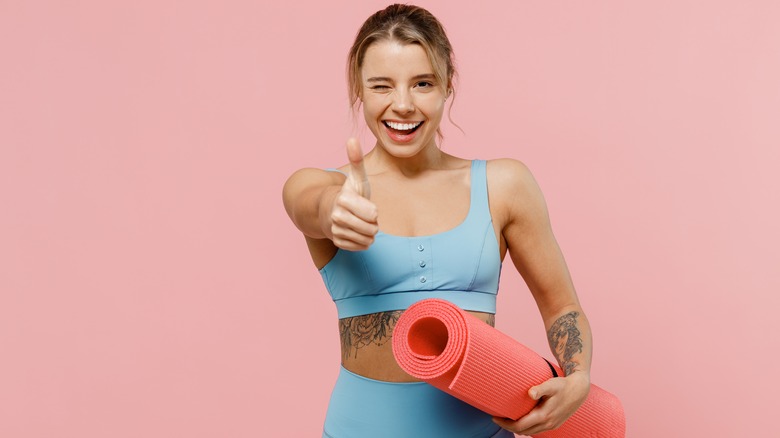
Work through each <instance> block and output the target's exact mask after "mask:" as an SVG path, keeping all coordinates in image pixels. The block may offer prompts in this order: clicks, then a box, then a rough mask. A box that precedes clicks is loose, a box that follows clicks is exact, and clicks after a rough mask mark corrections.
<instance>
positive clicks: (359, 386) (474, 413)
mask: <svg viewBox="0 0 780 438" xmlns="http://www.w3.org/2000/svg"><path fill="white" fill-rule="evenodd" d="M323 430H324V435H323V436H324V437H329V438H365V437H372V438H398V437H404V438H493V437H496V438H499V437H501V438H511V437H513V436H514V435H512V434H511V433H510V432H508V431H506V430H503V429H501V428H500V427H499V426H498V425H497V424H495V423H493V421H492V419H491V416H490V415H488V414H486V413H484V412H482V411H480V410H478V409H476V408H474V407H472V406H469V405H468V404H466V403H464V402H462V401H460V400H458V399H456V398H454V397H452V396H451V395H449V394H447V393H445V392H443V391H440V390H438V389H436V388H434V387H433V386H431V385H429V384H427V383H425V382H386V381H382V380H375V379H371V378H368V377H364V376H361V375H358V374H355V373H353V372H351V371H349V370H347V369H345V368H344V367H341V370H340V371H339V377H338V380H337V381H336V385H335V387H334V388H333V393H332V394H331V399H330V405H329V406H328V414H327V417H326V419H325V426H324V428H323Z"/></svg>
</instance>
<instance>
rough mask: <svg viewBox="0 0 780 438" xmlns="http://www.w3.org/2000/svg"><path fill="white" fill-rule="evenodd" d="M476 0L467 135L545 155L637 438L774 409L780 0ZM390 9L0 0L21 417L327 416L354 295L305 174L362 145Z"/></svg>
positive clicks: (502, 309)
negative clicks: (301, 211) (306, 235)
mask: <svg viewBox="0 0 780 438" xmlns="http://www.w3.org/2000/svg"><path fill="white" fill-rule="evenodd" d="M460 3H462V4H458V5H457V6H456V5H455V2H445V1H421V2H420V4H422V5H424V6H426V7H428V8H429V9H430V10H431V11H432V12H433V13H434V14H436V15H437V16H438V17H439V18H440V19H441V20H442V22H443V23H444V24H445V26H446V28H447V29H448V31H449V33H450V37H451V40H452V42H453V44H454V47H455V50H456V55H457V57H458V62H459V66H460V76H461V81H460V88H459V91H458V96H457V98H456V99H455V106H454V108H453V111H452V113H453V118H454V120H455V121H456V123H458V124H459V125H460V126H461V127H462V128H463V130H464V131H465V135H464V134H462V133H461V132H460V131H458V130H457V129H455V128H453V127H452V126H450V125H449V124H447V125H445V126H444V130H445V133H446V136H447V139H446V141H445V144H444V146H443V147H444V149H445V150H447V151H448V152H451V153H454V154H456V155H461V156H464V157H471V158H473V157H478V158H483V159H489V158H496V157H503V156H509V157H515V158H518V159H521V160H523V161H524V162H526V163H527V164H528V165H529V166H530V168H531V169H532V170H533V171H534V173H535V175H536V177H537V179H538V180H539V182H540V184H541V186H542V188H543V190H544V192H545V194H546V196H547V200H548V203H549V208H550V212H551V215H552V220H553V226H554V228H555V230H556V234H557V237H558V239H559V242H560V244H561V246H562V248H563V250H564V252H565V254H566V256H567V260H568V262H569V264H570V268H571V271H572V274H573V276H574V280H575V283H576V285H577V288H578V291H579V294H580V297H581V300H582V302H583V304H584V306H585V309H586V311H587V312H588V315H589V317H590V320H591V323H592V325H593V331H594V338H595V355H594V361H593V373H592V374H593V380H594V382H596V383H597V384H599V385H601V386H603V387H605V388H607V389H609V390H611V391H612V392H614V393H616V394H618V395H619V396H620V397H621V398H622V400H623V402H624V404H625V408H626V412H627V415H628V425H629V436H630V437H662V436H663V437H669V436H674V437H688V436H717V437H737V436H769V435H771V432H769V430H771V428H773V427H774V420H775V412H774V409H772V406H776V405H777V400H776V398H777V393H778V390H780V387H778V383H777V379H775V378H773V377H772V376H773V375H774V374H775V368H776V364H777V359H778V347H780V343H778V341H777V337H776V336H775V331H776V315H777V313H778V309H780V299H779V298H778V296H780V294H779V293H778V292H780V276H779V274H778V260H779V259H780V257H779V254H778V247H779V246H778V245H779V244H780V238H779V237H780V236H779V235H780V233H778V231H777V224H778V223H780V210H779V209H778V204H779V203H778V201H780V196H778V192H780V190H778V188H780V177H779V176H778V171H777V169H778V168H779V167H780V156H779V155H780V153H779V150H780V123H778V121H779V120H780V82H779V81H778V78H780V30H778V29H779V28H778V27H777V23H778V22H780V3H778V2H775V1H771V0H768V1H736V0H734V1H694V0H673V1H672V0H665V1H653V2H649V1H648V2H622V1H591V2H574V1H569V2H530V1H521V2H516V1H503V2H460ZM385 5H386V3H385V2H379V1H361V2H357V1H355V2H347V1H331V2H327V4H326V3H325V2H315V1H310V2H305V3H302V2H263V1H260V2H257V1H248V0H247V1H238V0H229V1H223V2H205V1H188V2H184V1H181V2H174V1H141V2H131V1H123V2H101V1H96V0H91V1H90V0H83V1H74V2H57V1H11V0H6V1H0V206H1V207H0V436H3V437H30V438H32V437H35V438H38V437H62V438H65V437H79V438H88V437H89V438H91V437H117V438H121V437H128V438H129V437H141V436H143V437H150V438H151V437H173V436H186V437H192V438H196V437H271V436H274V437H275V436H295V437H299V436H300V437H315V436H319V435H318V434H319V433H320V430H321V424H322V420H323V417H324V413H325V408H326V403H327V398H328V396H329V392H330V389H331V387H332V384H333V382H334V380H335V377H336V373H337V370H338V361H339V353H338V339H337V334H338V333H337V325H336V311H335V307H334V306H333V304H332V302H330V300H329V298H328V296H327V294H326V292H325V290H324V288H323V286H322V284H321V281H320V278H319V275H318V273H317V271H316V270H315V268H314V267H313V265H312V264H311V263H310V260H309V258H308V254H307V252H306V250H305V247H304V244H303V239H302V238H301V236H300V235H299V233H298V232H297V231H296V230H295V228H294V227H293V226H292V225H291V223H290V222H289V220H288V219H287V217H286V215H285V213H284V210H283V208H282V203H281V196H280V192H281V187H282V184H283V182H284V180H285V179H286V177H287V176H288V175H289V174H290V173H291V172H292V171H293V170H295V169H297V168H299V167H304V166H312V167H329V166H336V165H339V164H341V163H343V162H345V157H344V152H343V144H344V140H345V139H346V137H347V136H348V135H350V133H352V132H353V128H352V125H351V119H350V115H349V113H348V111H347V105H346V89H345V85H344V79H343V78H344V76H343V72H344V70H343V69H344V67H343V64H344V60H345V55H346V51H347V49H348V47H349V45H350V42H351V39H352V38H353V36H354V34H355V32H356V31H357V29H358V27H359V25H360V24H361V23H362V21H363V19H365V18H366V17H367V16H368V15H369V14H370V13H372V12H374V11H375V10H377V9H379V8H381V7H383V6H385ZM363 136H364V138H367V136H366V134H365V132H363ZM364 144H365V143H364ZM502 280H503V283H502V286H501V292H500V299H499V314H498V318H497V321H498V327H499V328H500V329H502V330H504V331H506V332H508V333H510V334H512V335H513V336H516V337H517V338H518V339H520V340H521V341H523V342H524V343H526V344H527V345H529V346H531V347H533V348H535V349H536V350H537V351H540V352H543V353H544V354H545V355H547V356H548V357H549V353H548V352H547V347H546V342H545V338H544V333H543V328H542V324H541V320H540V318H539V316H538V312H537V311H536V309H535V307H534V305H533V301H532V300H531V298H530V296H529V294H528V292H527V290H526V289H525V287H524V285H523V283H522V279H521V278H520V277H519V275H518V274H517V273H516V272H514V271H513V269H512V267H511V264H510V263H507V264H505V266H504V273H503V277H502Z"/></svg>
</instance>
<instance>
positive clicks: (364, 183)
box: [330, 138, 379, 251]
mask: <svg viewBox="0 0 780 438" xmlns="http://www.w3.org/2000/svg"><path fill="white" fill-rule="evenodd" d="M347 156H348V157H349V164H350V172H349V176H347V180H346V181H344V185H343V186H342V187H341V191H340V192H339V193H338V194H337V195H336V198H335V199H334V201H333V209H332V210H331V214H330V221H331V229H330V231H331V234H332V236H333V237H332V239H331V240H333V244H334V245H336V246H337V247H339V248H342V249H346V250H350V251H361V250H365V249H368V247H369V246H371V244H372V243H374V236H375V235H376V233H377V232H378V231H379V224H378V223H377V217H378V216H377V210H376V204H374V203H373V202H371V200H370V199H369V198H370V196H371V186H370V185H369V183H368V176H367V175H366V169H365V167H364V165H363V151H362V150H361V148H360V144H359V143H358V141H357V140H356V139H354V138H350V139H349V140H348V141H347Z"/></svg>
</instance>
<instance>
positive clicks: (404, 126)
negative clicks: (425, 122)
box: [385, 121, 422, 131]
mask: <svg viewBox="0 0 780 438" xmlns="http://www.w3.org/2000/svg"><path fill="white" fill-rule="evenodd" d="M385 123H387V126H389V127H391V128H393V129H396V130H398V131H408V130H410V129H414V128H416V127H418V126H420V123H422V122H415V123H396V122H391V121H386V122H385Z"/></svg>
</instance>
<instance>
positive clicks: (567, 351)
mask: <svg viewBox="0 0 780 438" xmlns="http://www.w3.org/2000/svg"><path fill="white" fill-rule="evenodd" d="M545 328H546V329H547V341H548V342H549V343H550V350H551V351H552V353H553V355H554V356H555V358H556V359H557V360H558V364H559V366H560V367H561V369H563V371H564V374H565V375H566V376H569V375H571V374H572V373H575V372H582V373H584V374H585V375H587V376H588V377H589V376H590V362H591V356H592V351H593V343H592V338H591V331H590V324H589V323H588V318H587V317H586V316H585V313H584V312H583V311H582V308H581V307H580V306H569V307H567V308H565V309H564V310H563V311H560V312H556V314H554V315H551V316H550V317H549V318H545Z"/></svg>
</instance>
